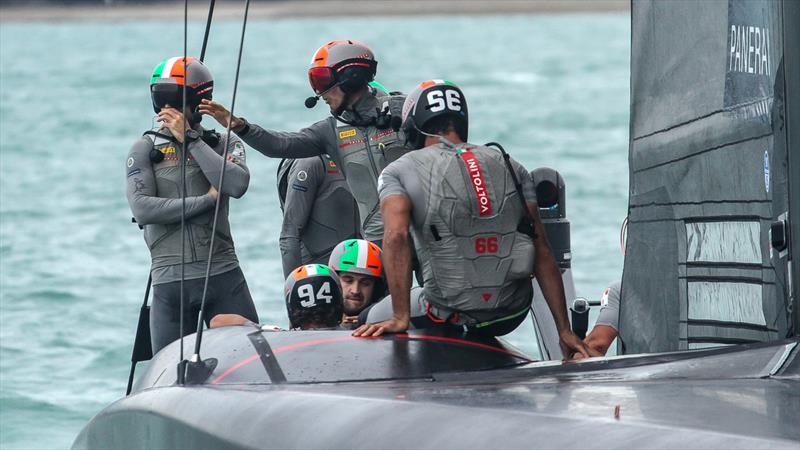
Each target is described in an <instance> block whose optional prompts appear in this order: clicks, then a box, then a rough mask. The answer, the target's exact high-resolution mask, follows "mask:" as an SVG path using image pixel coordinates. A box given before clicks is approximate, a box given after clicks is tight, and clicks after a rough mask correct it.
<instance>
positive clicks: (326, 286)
mask: <svg viewBox="0 0 800 450" xmlns="http://www.w3.org/2000/svg"><path fill="white" fill-rule="evenodd" d="M330 294H331V284H330V282H329V281H326V282H325V283H323V284H322V286H320V287H319V290H318V291H317V294H316V295H314V286H312V285H310V284H304V285H302V286H300V287H299V288H297V295H298V296H300V298H301V300H300V306H302V307H303V308H313V307H314V306H316V305H317V301H320V302H322V301H324V302H325V303H330V302H331V301H333V296H332V295H330Z"/></svg>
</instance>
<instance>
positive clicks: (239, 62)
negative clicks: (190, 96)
mask: <svg viewBox="0 0 800 450" xmlns="http://www.w3.org/2000/svg"><path fill="white" fill-rule="evenodd" d="M249 10H250V0H245V6H244V19H243V20H242V35H241V37H240V39H239V57H238V59H237V60H236V76H235V77H234V79H233V97H232V99H231V110H230V117H233V112H234V110H235V109H234V108H236V91H237V89H238V88H239V70H240V69H241V66H242V49H243V48H244V35H245V30H246V29H247V14H248V12H249ZM230 140H231V120H230V119H228V126H227V130H226V135H225V148H224V149H223V151H222V170H221V171H220V174H219V183H218V184H217V186H218V187H217V191H218V192H219V194H218V195H217V201H216V204H215V206H214V221H213V222H212V226H211V242H209V246H208V261H207V263H206V274H205V278H204V281H203V297H202V300H201V301H200V313H199V314H198V317H197V336H196V338H195V341H194V354H193V355H192V361H193V362H198V361H200V344H201V342H202V340H203V316H204V315H205V306H206V295H207V294H208V279H209V275H210V273H211V257H212V255H213V254H214V239H215V238H216V237H217V219H218V218H219V205H220V203H221V202H222V196H223V195H224V194H223V193H222V185H223V183H224V181H225V168H226V167H227V163H228V147H229V143H230Z"/></svg>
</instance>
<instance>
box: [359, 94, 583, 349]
mask: <svg viewBox="0 0 800 450" xmlns="http://www.w3.org/2000/svg"><path fill="white" fill-rule="evenodd" d="M402 118H403V125H402V126H403V130H404V132H405V135H406V137H407V139H408V141H409V144H410V146H411V147H412V148H416V149H419V150H416V151H412V152H410V153H408V154H406V155H404V156H402V157H401V158H399V159H398V160H397V161H395V162H393V163H391V164H389V166H388V167H387V168H386V169H384V171H383V173H382V174H381V176H380V180H379V181H380V182H379V186H378V189H379V193H380V199H381V212H382V214H383V218H384V230H385V232H384V240H383V244H384V247H383V251H384V254H383V264H384V270H385V272H386V278H387V282H388V285H389V292H390V293H391V296H390V297H387V298H386V299H384V300H383V301H381V302H380V303H378V304H376V305H375V306H374V307H373V308H372V309H371V310H370V311H369V313H368V314H367V316H366V317H367V322H368V323H367V324H364V325H362V326H361V327H359V328H358V329H357V330H356V331H354V333H353V334H354V335H355V336H372V335H380V334H381V333H384V332H401V331H404V330H406V329H407V328H409V327H410V326H411V327H414V328H424V327H432V326H446V327H447V326H449V327H452V326H455V327H462V328H464V329H465V330H467V331H470V332H481V333H487V334H491V335H495V336H499V335H503V334H507V333H509V332H511V331H512V330H514V329H515V328H516V327H517V326H518V325H519V324H520V323H521V322H522V321H523V320H524V319H525V317H526V316H527V314H528V311H529V309H530V305H531V301H532V298H533V289H532V284H531V277H532V276H533V275H535V276H536V277H538V278H539V283H540V285H541V286H542V289H543V291H544V294H545V298H546V300H547V303H548V305H549V306H550V309H551V312H552V314H553V317H554V319H555V323H556V326H557V327H558V330H559V336H560V338H561V345H562V347H563V348H564V350H565V352H564V354H572V353H573V352H575V351H577V352H581V353H583V352H585V346H584V345H583V343H582V342H581V341H580V339H578V337H577V336H575V334H573V333H572V331H571V330H570V327H569V322H568V320H567V311H566V307H565V306H564V305H565V304H566V302H565V301H564V287H563V284H562V280H561V275H560V273H559V270H558V267H557V265H556V262H555V259H554V258H553V254H552V252H551V250H550V247H549V245H548V243H547V240H546V238H545V234H544V228H543V227H542V224H541V221H540V220H539V215H538V206H537V204H536V193H535V190H534V186H533V181H532V180H531V178H530V175H529V174H528V171H527V170H526V169H525V168H524V167H523V166H522V165H521V164H519V163H517V162H516V161H514V160H510V161H509V162H510V166H511V168H513V170H514V172H515V174H514V175H516V178H517V179H518V180H519V181H521V190H522V192H518V189H517V187H516V186H515V183H514V176H512V174H511V173H510V168H508V167H507V165H506V161H504V158H503V154H502V153H501V152H500V151H498V150H497V149H494V148H491V147H486V146H476V145H472V144H469V143H467V142H466V140H467V131H468V115H467V103H466V99H465V97H464V94H463V92H462V91H461V89H459V88H458V87H457V86H456V85H455V84H453V83H452V82H450V81H446V80H430V81H425V82H423V83H421V84H420V85H419V86H417V88H416V89H415V90H414V91H413V92H412V93H411V94H409V96H408V97H407V99H406V101H405V103H404V105H403V110H402ZM423 147H424V148H423ZM520 195H522V196H523V197H524V199H526V200H527V204H526V203H524V202H521V201H520V198H519V197H520ZM523 205H525V206H527V209H528V211H529V213H530V216H529V215H528V212H526V211H525V207H524V206H523ZM531 218H532V219H533V222H534V225H533V228H531V226H530V225H531V224H530V222H531ZM409 228H410V230H411V233H412V234H413V238H414V239H413V241H414V244H415V246H416V251H417V254H418V256H419V259H420V262H421V266H422V269H423V277H424V287H423V288H415V290H414V291H413V292H412V291H411V255H410V249H409V246H408V239H409V237H408V232H409V231H408V230H409ZM532 231H533V232H532ZM526 232H527V234H526Z"/></svg>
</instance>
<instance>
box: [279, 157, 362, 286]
mask: <svg viewBox="0 0 800 450" xmlns="http://www.w3.org/2000/svg"><path fill="white" fill-rule="evenodd" d="M278 199H279V200H280V204H281V210H282V211H283V226H282V227H281V235H280V241H279V242H280V248H281V260H282V262H283V276H284V277H287V276H289V272H291V271H292V270H294V269H295V268H297V267H299V266H301V265H304V264H311V263H322V264H326V263H327V262H328V257H329V256H330V254H331V251H332V250H333V248H334V247H335V246H336V245H337V244H338V243H339V242H341V241H343V240H345V239H351V238H356V237H358V236H359V235H360V230H361V224H360V222H359V220H358V210H357V208H356V204H355V200H353V196H352V195H351V194H350V189H348V187H347V182H346V181H345V179H344V176H343V175H342V172H341V170H339V166H337V165H336V163H335V162H334V161H333V160H332V159H330V157H328V155H320V156H314V157H311V158H301V159H284V160H282V161H281V163H280V164H279V165H278Z"/></svg>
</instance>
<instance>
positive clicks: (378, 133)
mask: <svg viewBox="0 0 800 450" xmlns="http://www.w3.org/2000/svg"><path fill="white" fill-rule="evenodd" d="M404 100H405V97H404V96H402V95H384V94H383V93H379V91H377V90H375V89H374V88H369V92H368V93H367V94H366V95H364V96H363V97H362V98H361V99H359V101H358V102H357V103H356V104H355V105H353V111H350V110H347V111H345V112H343V113H342V119H344V120H345V121H347V122H351V123H357V124H360V125H355V126H354V125H350V124H348V123H345V122H342V121H340V120H338V119H337V118H335V117H327V118H325V119H323V120H320V121H319V122H316V123H314V124H312V125H311V126H309V127H307V128H303V129H302V130H300V131H298V132H280V131H270V130H265V129H263V128H261V127H259V126H258V125H254V124H249V126H248V127H247V128H246V129H245V130H242V131H241V133H240V134H239V136H240V137H241V138H242V139H243V140H244V141H245V142H246V143H247V145H249V146H251V147H253V148H254V149H256V150H258V151H259V152H261V153H263V154H264V155H266V156H270V157H274V158H302V157H309V156H316V155H322V154H326V153H327V154H328V155H330V157H331V158H332V159H333V160H334V161H335V162H336V165H338V166H339V167H340V168H341V170H342V172H343V173H344V176H345V178H346V179H347V184H348V186H349V187H350V192H351V193H352V194H353V197H354V198H355V199H356V202H357V203H358V213H359V217H360V218H361V223H362V225H361V228H362V235H363V236H364V239H367V240H369V241H373V242H374V241H380V240H382V239H383V220H382V219H381V215H380V207H379V205H378V203H379V202H378V188H377V179H378V175H380V173H381V171H382V170H383V169H384V168H385V167H386V166H387V165H388V164H389V163H390V162H392V161H394V160H395V159H397V158H399V157H400V156H402V155H403V154H405V153H406V152H407V151H408V150H409V149H408V148H406V147H405V137H404V135H403V133H402V132H395V131H394V130H393V129H392V128H391V127H388V128H383V129H379V128H378V127H377V126H376V124H375V120H376V118H377V117H378V116H379V111H384V110H386V109H387V108H388V111H389V113H390V114H391V115H392V116H397V117H399V116H400V113H401V110H402V106H403V102H404ZM387 122H388V121H387ZM387 126H388V124H387Z"/></svg>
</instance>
